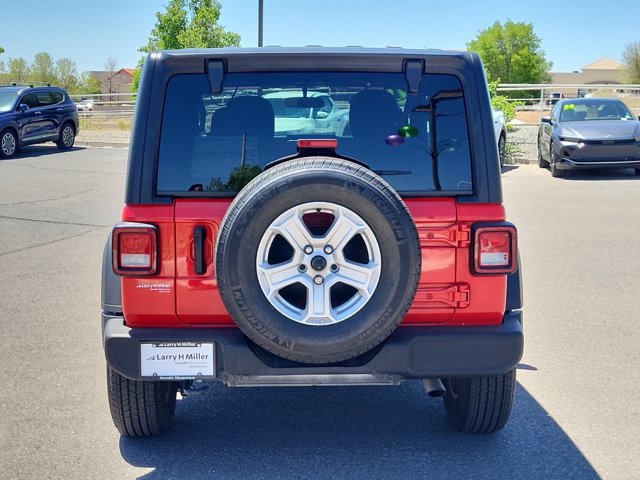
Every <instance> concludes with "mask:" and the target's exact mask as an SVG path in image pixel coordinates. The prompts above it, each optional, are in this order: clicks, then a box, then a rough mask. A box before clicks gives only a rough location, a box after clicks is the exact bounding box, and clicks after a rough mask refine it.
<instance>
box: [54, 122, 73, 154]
mask: <svg viewBox="0 0 640 480" xmlns="http://www.w3.org/2000/svg"><path fill="white" fill-rule="evenodd" d="M75 141H76V129H75V128H74V127H73V124H72V123H71V122H66V123H65V124H63V125H62V128H61V129H60V136H59V138H58V141H57V142H56V145H58V148H59V149H60V150H70V149H71V148H72V147H73V144H74V143H75Z"/></svg>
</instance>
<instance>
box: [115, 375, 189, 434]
mask: <svg viewBox="0 0 640 480" xmlns="http://www.w3.org/2000/svg"><path fill="white" fill-rule="evenodd" d="M107 389H108V392H109V408H110V410H111V418H112V419H113V423H114V424H115V426H116V428H117V429H118V431H119V432H120V433H121V434H122V435H124V436H125V437H155V436H158V435H160V434H162V433H164V432H165V431H167V430H168V429H169V427H170V425H171V421H172V420H173V416H174V414H175V410H176V393H177V391H178V386H177V383H176V382H147V381H139V380H129V379H128V378H125V377H123V376H122V375H120V374H119V373H117V372H114V371H113V370H111V369H110V368H107Z"/></svg>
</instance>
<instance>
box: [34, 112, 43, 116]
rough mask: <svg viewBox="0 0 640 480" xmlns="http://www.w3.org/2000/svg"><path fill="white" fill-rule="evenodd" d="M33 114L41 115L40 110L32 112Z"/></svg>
mask: <svg viewBox="0 0 640 480" xmlns="http://www.w3.org/2000/svg"><path fill="white" fill-rule="evenodd" d="M33 114H34V115H42V112H34V113H33Z"/></svg>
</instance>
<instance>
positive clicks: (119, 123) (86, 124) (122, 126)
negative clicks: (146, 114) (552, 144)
mask: <svg viewBox="0 0 640 480" xmlns="http://www.w3.org/2000/svg"><path fill="white" fill-rule="evenodd" d="M80 129H81V130H84V131H94V132H102V131H111V132H113V131H116V132H118V131H120V132H129V131H131V119H130V118H119V119H113V118H80Z"/></svg>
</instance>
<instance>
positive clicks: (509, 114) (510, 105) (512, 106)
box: [489, 80, 524, 123]
mask: <svg viewBox="0 0 640 480" xmlns="http://www.w3.org/2000/svg"><path fill="white" fill-rule="evenodd" d="M499 83H500V80H495V81H493V82H489V95H491V106H492V107H493V108H494V109H495V110H502V111H503V112H504V116H505V118H506V120H507V123H509V122H510V121H511V120H513V119H514V118H515V117H516V108H517V107H518V106H519V105H524V103H523V102H520V101H514V100H509V99H508V98H507V97H505V96H504V95H499V94H498V84H499Z"/></svg>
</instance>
